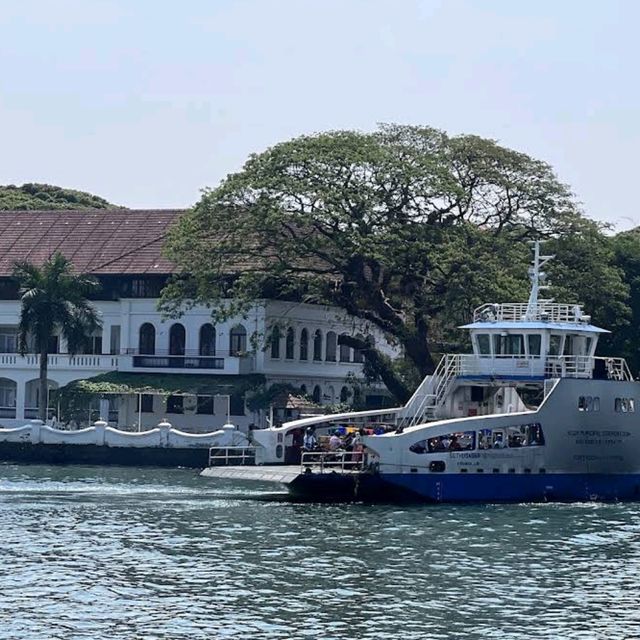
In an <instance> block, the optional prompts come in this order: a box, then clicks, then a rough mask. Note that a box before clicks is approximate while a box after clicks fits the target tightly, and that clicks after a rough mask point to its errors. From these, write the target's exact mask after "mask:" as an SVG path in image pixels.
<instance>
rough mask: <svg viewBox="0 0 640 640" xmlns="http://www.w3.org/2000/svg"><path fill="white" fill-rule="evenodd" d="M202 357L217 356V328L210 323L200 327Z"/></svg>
mask: <svg viewBox="0 0 640 640" xmlns="http://www.w3.org/2000/svg"><path fill="white" fill-rule="evenodd" d="M199 353H200V355H201V356H215V355H216V328H215V327H214V326H213V325H212V324H211V323H210V322H207V324H203V325H202V326H201V327H200V351H199Z"/></svg>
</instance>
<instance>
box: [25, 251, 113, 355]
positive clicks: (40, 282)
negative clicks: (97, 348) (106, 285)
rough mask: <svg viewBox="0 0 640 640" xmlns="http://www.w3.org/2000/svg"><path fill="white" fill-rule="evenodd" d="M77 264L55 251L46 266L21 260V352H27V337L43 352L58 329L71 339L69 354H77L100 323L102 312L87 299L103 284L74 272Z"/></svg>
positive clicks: (38, 350) (68, 340)
mask: <svg viewBox="0 0 640 640" xmlns="http://www.w3.org/2000/svg"><path fill="white" fill-rule="evenodd" d="M72 268H73V265H72V264H71V262H70V261H69V260H67V258H65V257H64V256H63V255H62V254H61V253H58V252H56V253H54V254H53V255H52V256H51V258H49V260H47V261H46V262H45V263H44V265H42V267H36V266H35V265H33V264H31V263H30V262H17V263H16V265H15V268H14V272H13V277H14V278H15V279H16V280H17V281H18V285H19V287H20V301H21V309H20V323H19V325H18V338H19V346H20V353H22V354H24V353H26V352H27V348H28V347H27V338H28V336H32V337H33V339H34V341H35V348H36V350H37V352H38V353H42V351H43V350H45V349H46V348H47V345H48V343H49V341H50V339H51V337H52V336H53V335H54V334H55V332H56V330H57V331H60V332H61V334H62V335H63V336H64V337H65V339H66V340H67V344H68V348H69V353H71V354H74V353H77V352H78V351H79V350H80V349H81V348H82V347H83V345H84V344H85V341H86V338H87V336H90V335H91V334H92V333H93V332H94V331H96V330H97V329H98V328H99V327H100V326H101V322H100V319H99V317H98V312H97V311H96V309H95V308H94V307H93V305H91V303H90V302H89V301H88V300H87V296H88V295H89V294H91V293H93V292H95V291H96V290H97V289H98V287H99V285H98V282H97V281H96V280H95V279H94V278H92V277H91V276H87V275H84V274H79V275H77V274H74V273H73V272H72Z"/></svg>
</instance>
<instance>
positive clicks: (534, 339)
mask: <svg viewBox="0 0 640 640" xmlns="http://www.w3.org/2000/svg"><path fill="white" fill-rule="evenodd" d="M527 347H528V348H529V355H530V356H539V355H540V351H541V347H542V336H541V335H540V334H537V333H535V334H531V335H528V336H527Z"/></svg>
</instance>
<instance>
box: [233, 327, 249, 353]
mask: <svg viewBox="0 0 640 640" xmlns="http://www.w3.org/2000/svg"><path fill="white" fill-rule="evenodd" d="M246 350H247V330H246V329H245V328H244V327H243V326H242V325H241V324H237V325H236V326H235V327H233V328H232V329H231V333H230V334H229V353H230V354H231V355H232V356H239V355H241V354H244V353H245V352H246Z"/></svg>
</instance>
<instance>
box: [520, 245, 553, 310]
mask: <svg viewBox="0 0 640 640" xmlns="http://www.w3.org/2000/svg"><path fill="white" fill-rule="evenodd" d="M553 258H555V256H541V255H540V241H539V240H535V241H534V242H533V265H532V266H530V267H529V278H530V279H531V293H530V294H529V302H528V303H527V312H526V314H525V317H524V320H536V319H537V318H538V315H539V314H538V304H539V303H541V302H553V300H542V299H539V298H538V294H539V293H540V291H542V290H543V289H548V288H549V285H548V284H544V282H545V280H546V279H547V274H546V273H545V272H544V271H542V270H541V269H542V267H544V265H545V264H547V262H549V260H552V259H553Z"/></svg>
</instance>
